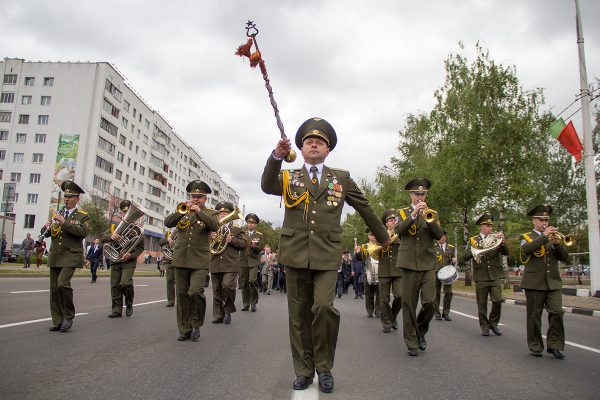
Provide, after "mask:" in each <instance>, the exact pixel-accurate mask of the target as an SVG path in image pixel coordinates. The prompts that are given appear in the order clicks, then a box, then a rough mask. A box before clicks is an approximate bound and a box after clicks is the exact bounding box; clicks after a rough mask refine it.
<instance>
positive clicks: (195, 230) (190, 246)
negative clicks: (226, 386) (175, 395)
mask: <svg viewBox="0 0 600 400" xmlns="http://www.w3.org/2000/svg"><path fill="white" fill-rule="evenodd" d="M185 189H186V191H187V192H188V193H189V195H190V199H189V202H187V203H181V204H180V205H179V206H178V207H177V210H176V211H175V212H174V213H173V214H170V215H169V216H167V218H165V226H166V227H167V228H174V227H175V226H177V229H178V230H179V234H178V235H177V240H175V245H174V246H173V266H174V267H175V291H176V292H177V326H178V328H179V337H178V338H177V340H179V341H184V340H188V339H192V341H197V340H198V339H199V338H200V327H201V326H202V325H203V324H204V316H205V313H206V297H205V296H204V281H205V280H206V276H207V275H208V267H209V264H210V251H209V234H210V232H211V231H216V230H218V229H219V220H218V219H217V215H216V213H215V212H214V211H209V210H208V209H207V208H206V207H205V204H206V201H207V200H208V198H207V197H206V195H207V194H210V193H212V191H211V189H210V187H209V186H208V185H207V184H206V183H204V182H203V181H201V180H194V181H191V182H190V183H188V185H187V186H186V188H185Z"/></svg>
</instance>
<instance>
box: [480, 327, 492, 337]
mask: <svg viewBox="0 0 600 400" xmlns="http://www.w3.org/2000/svg"><path fill="white" fill-rule="evenodd" d="M481 336H490V330H489V329H484V330H482V331H481Z"/></svg>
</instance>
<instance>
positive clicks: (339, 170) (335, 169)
mask: <svg viewBox="0 0 600 400" xmlns="http://www.w3.org/2000/svg"><path fill="white" fill-rule="evenodd" d="M328 168H329V169H330V170H332V171H335V172H348V170H347V169H341V168H331V167H328Z"/></svg>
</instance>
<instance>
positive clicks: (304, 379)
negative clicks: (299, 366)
mask: <svg viewBox="0 0 600 400" xmlns="http://www.w3.org/2000/svg"><path fill="white" fill-rule="evenodd" d="M312 382H313V380H312V378H309V377H308V376H298V377H296V380H294V390H304V389H308V385H310V384H311V383H312Z"/></svg>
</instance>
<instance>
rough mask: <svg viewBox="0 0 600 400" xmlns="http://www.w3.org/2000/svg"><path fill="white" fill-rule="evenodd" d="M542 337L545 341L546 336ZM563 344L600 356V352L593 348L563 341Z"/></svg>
mask: <svg viewBox="0 0 600 400" xmlns="http://www.w3.org/2000/svg"><path fill="white" fill-rule="evenodd" d="M542 337H543V338H544V339H546V335H542ZM565 344H568V345H569V346H573V347H578V348H580V349H583V350H587V351H591V352H594V353H598V354H600V350H598V349H595V348H593V347H588V346H584V345H582V344H578V343H573V342H569V341H565Z"/></svg>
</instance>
